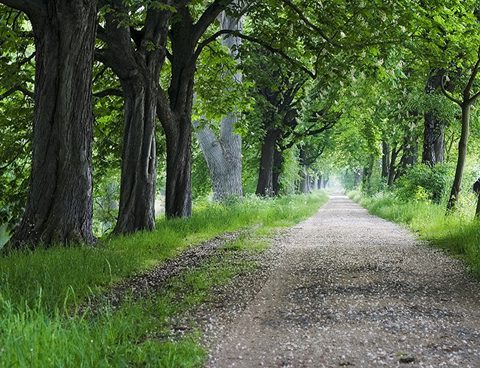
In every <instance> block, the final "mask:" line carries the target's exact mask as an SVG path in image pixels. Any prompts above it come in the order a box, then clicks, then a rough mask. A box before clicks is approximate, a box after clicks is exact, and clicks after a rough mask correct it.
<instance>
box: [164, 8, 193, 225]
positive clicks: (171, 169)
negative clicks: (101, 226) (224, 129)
mask: <svg viewBox="0 0 480 368" xmlns="http://www.w3.org/2000/svg"><path fill="white" fill-rule="evenodd" d="M178 16H179V18H178V20H177V21H176V22H174V23H173V25H172V28H171V32H170V40H171V45H172V57H171V65H172V76H171V80H170V87H169V89H168V98H167V97H166V96H165V95H164V94H163V93H161V94H160V95H159V99H158V102H159V103H158V108H157V109H158V113H159V118H160V122H161V123H162V126H163V129H164V131H165V136H166V142H167V180H166V181H167V182H166V197H165V202H166V203H165V214H166V216H167V218H177V217H190V216H191V215H192V133H193V126H192V105H193V85H194V79H195V67H196V57H195V55H194V54H195V43H196V41H195V40H194V39H193V38H192V37H193V36H194V31H193V30H194V25H193V18H192V16H191V14H190V12H189V10H188V9H187V8H186V7H182V8H180V9H179V10H178Z"/></svg>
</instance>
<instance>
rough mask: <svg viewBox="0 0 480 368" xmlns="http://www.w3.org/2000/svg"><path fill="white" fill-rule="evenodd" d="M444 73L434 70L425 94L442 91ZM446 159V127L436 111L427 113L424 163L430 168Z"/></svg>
mask: <svg viewBox="0 0 480 368" xmlns="http://www.w3.org/2000/svg"><path fill="white" fill-rule="evenodd" d="M443 77H444V74H443V72H441V71H435V70H433V71H432V73H431V75H430V77H429V78H428V81H427V85H426V87H425V93H427V94H428V95H431V94H434V93H437V92H438V91H440V89H441V84H442V78H443ZM444 157H445V125H444V123H443V122H442V121H441V120H440V119H438V117H437V116H436V113H435V111H427V112H426V113H425V117H424V131H423V153H422V162H423V163H424V164H426V165H429V166H435V165H436V164H438V163H442V162H443V161H444Z"/></svg>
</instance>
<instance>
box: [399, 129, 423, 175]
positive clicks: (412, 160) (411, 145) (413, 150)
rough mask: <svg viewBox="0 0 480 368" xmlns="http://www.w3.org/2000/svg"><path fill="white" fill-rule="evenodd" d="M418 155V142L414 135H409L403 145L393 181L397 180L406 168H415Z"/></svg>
mask: <svg viewBox="0 0 480 368" xmlns="http://www.w3.org/2000/svg"><path fill="white" fill-rule="evenodd" d="M417 155H418V142H417V138H416V137H415V134H414V133H413V134H412V133H411V132H410V133H409V134H408V135H407V136H406V137H405V140H404V143H403V155H402V158H401V159H400V162H399V164H398V168H397V172H396V174H395V179H398V178H399V177H401V176H402V175H404V174H405V172H406V171H407V170H408V168H410V167H412V166H415V165H416V163H417Z"/></svg>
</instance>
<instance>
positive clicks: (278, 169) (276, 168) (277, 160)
mask: <svg viewBox="0 0 480 368" xmlns="http://www.w3.org/2000/svg"><path fill="white" fill-rule="evenodd" d="M283 160H284V158H283V152H282V151H281V149H280V148H278V147H275V152H274V153H273V169H272V191H273V195H274V196H275V197H277V196H279V195H280V189H281V188H280V177H281V175H282V169H283Z"/></svg>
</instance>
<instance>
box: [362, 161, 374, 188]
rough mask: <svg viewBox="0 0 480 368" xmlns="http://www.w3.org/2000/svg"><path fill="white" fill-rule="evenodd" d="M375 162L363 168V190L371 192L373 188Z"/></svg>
mask: <svg viewBox="0 0 480 368" xmlns="http://www.w3.org/2000/svg"><path fill="white" fill-rule="evenodd" d="M372 173H373V162H371V163H370V164H369V165H368V166H365V167H364V168H363V176H362V190H363V191H365V192H366V193H370V192H371V189H372Z"/></svg>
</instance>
